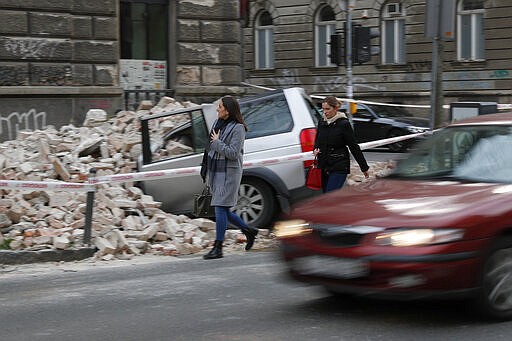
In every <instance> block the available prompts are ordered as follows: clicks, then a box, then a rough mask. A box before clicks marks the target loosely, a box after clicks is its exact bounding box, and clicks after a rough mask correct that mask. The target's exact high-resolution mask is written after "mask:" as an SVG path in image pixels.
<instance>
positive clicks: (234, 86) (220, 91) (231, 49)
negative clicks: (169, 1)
mask: <svg viewBox="0 0 512 341" xmlns="http://www.w3.org/2000/svg"><path fill="white" fill-rule="evenodd" d="M171 10H172V9H171ZM239 17H240V14H239V0H209V1H201V0H181V1H177V4H176V18H177V19H176V32H175V36H174V39H173V40H174V42H171V44H175V49H173V51H171V52H172V53H173V54H174V56H171V61H172V60H173V59H174V60H175V61H176V62H175V63H176V65H175V70H176V74H175V75H174V76H173V77H171V84H172V83H174V87H173V88H174V90H175V94H176V97H177V98H178V99H180V100H193V101H195V102H196V103H201V102H210V101H212V100H215V99H218V98H219V97H221V96H223V95H226V94H231V95H240V94H242V93H243V92H244V91H245V88H244V87H242V86H241V85H240V82H241V81H242V66H241V63H242V60H241V57H242V39H241V38H242V31H241V26H240V20H239ZM171 68H172V67H171Z"/></svg>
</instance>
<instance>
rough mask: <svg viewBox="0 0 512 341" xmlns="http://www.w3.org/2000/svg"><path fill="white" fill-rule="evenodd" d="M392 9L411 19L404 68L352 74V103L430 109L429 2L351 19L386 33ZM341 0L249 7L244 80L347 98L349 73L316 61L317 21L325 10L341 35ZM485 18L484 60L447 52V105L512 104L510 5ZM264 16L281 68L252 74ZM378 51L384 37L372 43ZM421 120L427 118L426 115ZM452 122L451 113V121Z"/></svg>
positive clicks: (358, 9) (378, 66)
mask: <svg viewBox="0 0 512 341" xmlns="http://www.w3.org/2000/svg"><path fill="white" fill-rule="evenodd" d="M389 2H401V3H402V4H403V6H404V7H405V11H406V14H407V15H406V45H407V47H406V49H407V52H406V53H407V55H406V63H405V64H401V65H383V64H382V63H381V62H380V58H379V57H380V56H379V55H376V56H373V57H372V59H371V61H370V62H368V63H365V64H362V65H354V66H353V70H352V72H353V83H354V98H355V99H362V100H372V101H379V102H395V103H405V104H422V105H425V104H426V105H428V104H430V92H431V69H432V40H431V38H427V37H425V34H424V29H425V9H426V7H425V1H424V0H406V1H398V0H397V1H385V0H357V1H355V8H354V11H353V15H352V19H353V22H354V23H359V24H362V25H363V26H367V27H370V28H374V29H379V30H380V22H381V21H380V17H379V16H380V14H381V11H382V9H383V6H385V4H387V3H389ZM340 3H345V2H340V1H338V0H311V1H309V0H308V1H306V0H272V1H269V0H251V1H249V12H250V14H249V19H248V25H247V27H245V28H244V38H243V39H244V41H245V48H244V60H245V64H244V67H245V75H246V80H247V82H249V83H252V84H256V85H260V86H265V87H270V88H282V87H289V86H302V87H304V88H305V89H306V90H307V91H308V92H309V93H311V94H315V93H316V94H326V93H327V94H331V93H332V94H336V95H339V96H340V97H346V84H347V75H346V68H345V66H339V67H338V66H328V67H316V66H315V60H314V57H315V55H314V39H315V37H314V17H315V14H316V13H317V10H318V9H319V8H320V7H321V6H322V5H325V4H327V5H329V6H331V8H333V10H334V12H335V15H336V29H337V30H338V31H339V32H340V33H342V32H343V23H344V22H345V21H346V11H345V9H342V8H340ZM484 4H485V14H484V36H485V60H484V61H477V62H475V61H473V62H460V61H457V60H456V59H457V57H456V42H455V41H450V42H446V43H445V45H444V51H445V53H444V63H443V69H444V72H443V89H444V96H445V97H444V101H445V104H449V103H451V102H458V101H493V102H498V103H512V68H511V67H510V65H511V64H510V60H511V58H512V45H511V44H510V42H511V35H510V32H511V31H512V24H511V23H510V20H508V19H507V18H510V16H512V2H510V1H506V0H486V1H485V2H484ZM262 10H266V11H268V12H269V13H270V15H271V16H272V19H273V30H274V51H275V52H274V57H275V66H274V68H272V69H264V70H257V69H255V66H254V56H255V47H254V30H255V27H254V21H255V18H256V16H257V15H258V13H259V12H260V11H262ZM372 44H373V46H375V47H379V46H380V37H378V38H375V39H372ZM416 114H425V115H428V112H427V111H426V110H423V112H416ZM445 114H446V113H445Z"/></svg>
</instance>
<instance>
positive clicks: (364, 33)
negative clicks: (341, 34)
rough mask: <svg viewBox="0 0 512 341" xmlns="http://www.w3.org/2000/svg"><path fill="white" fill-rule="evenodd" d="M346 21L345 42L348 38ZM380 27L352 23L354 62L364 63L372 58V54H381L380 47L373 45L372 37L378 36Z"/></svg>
mask: <svg viewBox="0 0 512 341" xmlns="http://www.w3.org/2000/svg"><path fill="white" fill-rule="evenodd" d="M346 27H347V26H346V22H345V42H346V39H347V29H346ZM379 35H380V34H379V31H378V29H371V28H369V27H364V26H361V25H360V24H354V23H352V63H353V64H363V63H367V62H369V61H370V60H371V59H372V55H376V54H379V52H380V49H379V48H378V47H372V46H371V40H372V38H375V37H378V36H379Z"/></svg>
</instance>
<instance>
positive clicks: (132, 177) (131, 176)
mask: <svg viewBox="0 0 512 341" xmlns="http://www.w3.org/2000/svg"><path fill="white" fill-rule="evenodd" d="M421 135H424V133H418V134H410V135H402V136H397V137H392V138H388V139H382V140H377V141H372V142H365V143H361V144H359V146H360V147H361V149H362V150H365V149H370V148H375V147H380V146H383V145H386V144H390V143H395V142H399V141H403V140H407V139H410V138H414V137H418V136H421ZM314 158H315V157H314V156H313V153H312V152H304V153H297V154H291V155H287V156H281V157H272V158H267V159H259V160H250V161H245V162H244V163H243V167H244V168H253V167H261V166H272V165H277V164H282V163H290V162H297V161H307V160H313V159H314ZM200 171H201V167H200V166H196V167H187V168H177V169H167V170H161V171H149V172H136V173H124V174H117V175H105V176H99V177H97V178H94V179H92V180H91V181H93V182H94V183H97V184H100V183H115V182H117V183H119V182H128V181H150V180H158V179H168V178H174V177H178V176H189V175H198V174H199V173H200Z"/></svg>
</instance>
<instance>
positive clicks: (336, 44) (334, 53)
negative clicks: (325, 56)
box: [329, 33, 343, 65]
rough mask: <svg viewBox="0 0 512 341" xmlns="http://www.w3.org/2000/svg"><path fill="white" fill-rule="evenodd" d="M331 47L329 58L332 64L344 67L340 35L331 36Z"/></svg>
mask: <svg viewBox="0 0 512 341" xmlns="http://www.w3.org/2000/svg"><path fill="white" fill-rule="evenodd" d="M329 45H330V46H331V51H330V54H329V58H330V60H331V63H332V64H336V65H342V64H343V58H342V57H343V56H342V53H341V45H342V42H341V35H340V34H338V33H335V34H331V41H330V42H329Z"/></svg>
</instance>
